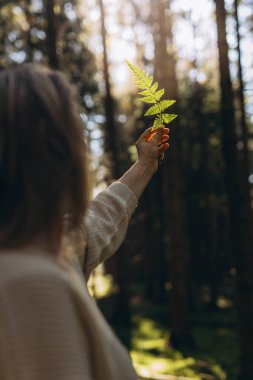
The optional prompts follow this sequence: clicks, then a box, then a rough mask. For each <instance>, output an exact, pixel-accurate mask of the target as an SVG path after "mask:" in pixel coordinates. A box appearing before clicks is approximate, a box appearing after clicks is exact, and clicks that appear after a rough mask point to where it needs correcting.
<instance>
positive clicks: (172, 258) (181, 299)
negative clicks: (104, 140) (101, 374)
mask: <svg viewBox="0 0 253 380" xmlns="http://www.w3.org/2000/svg"><path fill="white" fill-rule="evenodd" d="M151 4H152V15H153V18H154V21H155V22H154V44H155V73H156V76H157V79H158V81H159V82H160V83H162V84H163V86H164V87H165V91H166V94H167V97H169V98H172V99H176V100H178V84H177V77H176V65H175V61H174V57H173V52H172V46H173V36H172V25H171V19H168V21H167V20H166V16H165V11H166V5H165V1H164V0H159V1H157V0H151ZM167 39H168V42H169V45H167ZM177 109H178V108H177ZM172 128H173V134H171V140H170V143H171V144H170V149H169V152H168V154H167V159H166V160H165V161H164V162H163V166H162V175H163V187H164V211H165V223H166V231H167V229H168V230H169V235H168V233H167V232H166V233H165V236H164V239H165V241H166V242H168V241H169V253H168V256H169V262H170V266H171V267H170V269H171V277H172V324H171V335H170V343H171V344H172V345H174V346H177V347H178V346H180V345H184V344H187V343H189V342H190V340H191V339H190V330H189V304H188V303H189V286H188V285H189V248H188V236H187V228H186V216H185V212H186V207H185V200H184V197H183V189H182V177H181V167H180V152H179V149H180V137H179V122H178V119H176V121H175V122H174V123H173V127H172ZM174 128H175V129H174Z"/></svg>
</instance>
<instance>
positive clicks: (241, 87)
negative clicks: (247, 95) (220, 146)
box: [234, 0, 249, 173]
mask: <svg viewBox="0 0 253 380" xmlns="http://www.w3.org/2000/svg"><path fill="white" fill-rule="evenodd" d="M234 10H235V21H236V37H237V47H236V50H237V54H238V79H239V88H238V96H239V102H240V111H241V115H240V116H241V118H240V119H241V120H240V121H241V130H242V141H243V154H244V162H245V164H246V163H247V166H246V167H245V171H246V173H248V172H249V153H248V137H249V136H248V135H249V133H248V126H247V122H246V114H245V100H244V83H243V69H242V57H241V35H240V23H239V17H238V0H234Z"/></svg>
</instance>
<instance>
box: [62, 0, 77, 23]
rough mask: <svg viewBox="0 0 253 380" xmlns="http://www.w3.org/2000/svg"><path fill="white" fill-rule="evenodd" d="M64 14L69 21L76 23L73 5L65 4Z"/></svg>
mask: <svg viewBox="0 0 253 380" xmlns="http://www.w3.org/2000/svg"><path fill="white" fill-rule="evenodd" d="M64 13H65V15H66V17H67V18H68V19H69V20H70V21H76V19H77V16H76V12H75V11H74V8H73V5H72V4H71V3H66V4H65V5H64Z"/></svg>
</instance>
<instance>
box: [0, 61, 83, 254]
mask: <svg viewBox="0 0 253 380" xmlns="http://www.w3.org/2000/svg"><path fill="white" fill-rule="evenodd" d="M85 161H86V147H85V143H84V139H83V126H82V122H81V119H80V116H79V113H78V107H77V106H76V99H75V94H74V91H73V89H72V87H71V85H70V84H69V83H68V81H67V80H66V79H65V78H64V76H63V75H62V74H60V73H59V72H56V71H52V70H49V69H46V68H43V67H39V66H33V65H25V66H22V67H19V68H16V69H12V70H6V71H2V72H0V248H6V247H18V246H22V245H25V244H27V243H29V242H31V241H32V240H33V239H34V238H35V237H36V236H37V235H38V234H40V233H41V232H49V233H50V231H52V230H53V228H54V227H55V226H59V225H61V223H62V217H63V213H64V212H66V211H68V212H69V215H71V217H70V219H69V227H70V228H75V227H78V225H79V223H80V221H81V218H82V216H83V213H84V211H85V208H86V204H87V198H88V194H87V193H88V190H87V188H88V180H87V170H86V163H85Z"/></svg>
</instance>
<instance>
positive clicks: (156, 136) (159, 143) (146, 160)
mask: <svg viewBox="0 0 253 380" xmlns="http://www.w3.org/2000/svg"><path fill="white" fill-rule="evenodd" d="M168 134H169V129H168V128H164V127H163V126H161V127H160V128H158V129H157V130H155V131H154V132H152V128H149V129H147V130H146V131H145V132H144V133H143V134H142V135H141V136H140V138H139V139H138V140H137V142H136V148H137V152H138V161H139V162H140V163H141V164H144V165H145V166H149V167H150V169H153V170H154V171H156V170H157V169H158V159H159V157H161V156H162V155H163V154H164V152H165V151H166V150H167V149H168V147H169V144H168V143H167V141H168V140H169V136H168Z"/></svg>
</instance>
